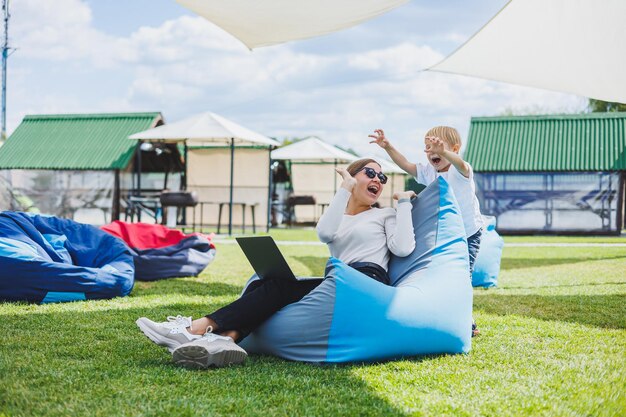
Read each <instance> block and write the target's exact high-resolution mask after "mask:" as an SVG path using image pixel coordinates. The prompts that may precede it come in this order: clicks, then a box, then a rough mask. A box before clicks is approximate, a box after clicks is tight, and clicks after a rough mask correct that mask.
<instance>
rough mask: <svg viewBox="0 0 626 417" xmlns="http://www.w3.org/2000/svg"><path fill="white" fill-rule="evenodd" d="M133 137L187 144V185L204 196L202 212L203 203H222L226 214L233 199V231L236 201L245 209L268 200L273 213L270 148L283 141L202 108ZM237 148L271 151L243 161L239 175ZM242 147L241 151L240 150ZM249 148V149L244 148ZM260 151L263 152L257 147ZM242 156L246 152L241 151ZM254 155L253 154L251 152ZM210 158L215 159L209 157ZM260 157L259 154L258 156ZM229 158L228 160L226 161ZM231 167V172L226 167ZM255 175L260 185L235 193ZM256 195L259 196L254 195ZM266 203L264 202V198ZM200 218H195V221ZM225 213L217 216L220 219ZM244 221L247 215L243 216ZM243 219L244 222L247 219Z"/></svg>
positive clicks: (185, 184)
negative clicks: (226, 192)
mask: <svg viewBox="0 0 626 417" xmlns="http://www.w3.org/2000/svg"><path fill="white" fill-rule="evenodd" d="M129 138H130V139H134V140H139V141H140V142H166V143H167V142H170V143H171V142H173V143H179V144H181V145H182V146H183V149H184V151H183V154H184V159H185V174H184V180H183V187H182V188H183V189H184V190H187V189H190V190H193V189H194V188H197V189H198V190H197V191H198V192H199V194H201V195H200V199H201V207H200V210H201V215H202V212H203V210H204V204H211V205H215V206H217V207H219V214H218V216H219V217H221V208H222V207H223V206H224V205H228V213H229V215H228V219H229V220H228V234H229V235H230V234H232V228H233V207H234V206H235V205H236V206H238V207H240V209H241V210H243V213H242V218H243V216H245V210H246V206H250V207H252V210H254V207H256V206H257V205H259V206H260V205H264V206H265V208H266V212H267V214H268V217H269V183H270V179H269V174H268V173H269V171H270V169H269V165H270V163H269V162H270V158H269V152H268V150H269V151H271V150H272V149H273V148H274V147H276V146H279V145H280V143H279V142H277V141H275V140H274V139H271V138H268V137H267V136H264V135H262V134H260V133H257V132H254V131H252V130H250V129H247V128H245V127H243V126H240V125H238V124H237V123H235V122H233V121H230V120H228V119H226V118H224V117H222V116H220V115H217V114H215V113H211V112H205V113H200V114H197V115H195V116H191V117H188V118H186V119H183V120H180V121H178V122H175V123H171V124H168V125H163V126H159V127H156V128H154V129H149V130H146V131H143V132H139V133H136V134H134V135H131V136H129ZM235 148H237V149H240V148H242V149H247V150H250V149H257V150H264V151H265V152H267V153H266V154H265V157H264V158H263V161H265V162H264V163H262V162H261V161H254V162H253V163H249V161H248V163H244V164H243V166H239V167H238V168H240V169H242V170H244V171H245V176H238V177H237V178H235V165H241V164H238V163H237V164H236V162H235V154H236V153H235ZM237 153H239V152H237ZM244 154H245V152H244ZM257 154H258V152H257ZM242 156H243V155H242ZM247 158H248V159H250V156H249V155H248V156H247ZM209 159H211V160H212V161H213V162H212V163H209ZM257 159H258V158H257ZM225 160H227V161H228V162H227V163H226V164H224V161H225ZM225 170H228V172H229V174H226V173H225V172H224V171H225ZM245 181H248V182H249V181H253V182H254V183H255V184H256V185H255V187H254V188H256V189H257V192H256V193H255V194H259V193H258V191H259V190H260V191H261V192H262V193H263V196H261V195H254V196H253V195H251V193H250V192H247V193H241V195H238V196H237V198H235V196H234V194H235V183H236V182H239V183H242V182H245ZM216 184H219V187H214V189H210V188H209V186H210V185H216ZM224 185H225V186H226V187H227V189H228V194H227V195H228V196H227V197H226V196H225V195H223V193H222V188H224ZM253 200H254V201H253ZM262 203H263V204H262ZM196 220H197V219H195V218H194V221H196ZM220 221H221V219H219V218H218V223H219V222H220ZM242 223H243V221H242ZM242 225H243V224H242Z"/></svg>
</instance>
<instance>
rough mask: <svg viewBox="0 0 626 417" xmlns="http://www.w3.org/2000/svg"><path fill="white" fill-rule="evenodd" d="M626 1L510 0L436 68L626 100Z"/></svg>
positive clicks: (596, 97)
mask: <svg viewBox="0 0 626 417" xmlns="http://www.w3.org/2000/svg"><path fill="white" fill-rule="evenodd" d="M625 22H626V1H625V0H602V1H598V0H512V1H510V2H509V3H507V5H506V6H504V8H502V10H500V12H499V13H498V14H497V15H496V16H495V17H493V18H492V19H491V21H489V22H488V23H487V24H486V25H485V26H484V27H483V28H482V29H480V30H479V31H478V33H476V34H475V35H474V36H472V37H471V38H470V39H469V40H468V41H467V42H466V43H465V44H464V45H462V46H461V47H460V48H459V49H457V50H456V51H455V52H453V53H452V54H451V55H450V56H448V57H447V58H446V59H444V60H443V61H442V62H440V63H438V64H436V65H435V66H433V67H431V68H429V70H432V71H439V72H449V73H455V74H463V75H470V76H474V77H479V78H486V79H490V80H496V81H504V82H508V83H512V84H520V85H525V86H531V87H539V88H544V89H548V90H555V91H561V92H566V93H573V94H578V95H581V96H585V97H590V98H594V99H599V100H604V101H614V102H620V103H626V76H625V70H626V23H625Z"/></svg>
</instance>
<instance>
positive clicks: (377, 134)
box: [367, 129, 390, 149]
mask: <svg viewBox="0 0 626 417" xmlns="http://www.w3.org/2000/svg"><path fill="white" fill-rule="evenodd" d="M367 137H368V138H373V139H374V140H371V141H370V143H375V144H376V145H378V146H380V147H381V148H383V149H387V147H388V146H389V145H390V143H389V140H388V139H387V138H386V137H385V132H384V131H383V130H382V129H376V130H374V134H373V135H368V136H367Z"/></svg>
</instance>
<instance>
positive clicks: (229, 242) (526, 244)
mask: <svg viewBox="0 0 626 417" xmlns="http://www.w3.org/2000/svg"><path fill="white" fill-rule="evenodd" d="M213 243H215V244H217V245H234V244H236V243H237V242H236V241H235V240H234V239H213ZM276 244H277V245H284V246H319V245H325V243H322V242H317V241H296V240H278V241H276ZM504 246H506V247H507V248H517V247H519V248H521V247H583V248H584V247H588V248H590V247H611V248H617V247H621V248H626V243H546V242H542V243H532V242H523V243H505V244H504Z"/></svg>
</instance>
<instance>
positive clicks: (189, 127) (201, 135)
mask: <svg viewBox="0 0 626 417" xmlns="http://www.w3.org/2000/svg"><path fill="white" fill-rule="evenodd" d="M129 139H135V140H144V141H165V142H184V143H185V146H187V145H192V146H215V145H220V144H227V145H229V146H230V187H229V188H230V190H229V191H230V192H229V204H228V234H229V235H232V230H233V188H234V185H233V181H234V158H235V147H236V146H237V144H239V145H242V144H248V145H249V144H259V145H264V146H267V147H271V146H280V142H278V141H275V140H274V139H270V138H268V137H267V136H263V135H262V134H260V133H256V132H253V131H252V130H250V129H246V128H245V127H243V126H240V125H238V124H237V123H235V122H232V121H230V120H228V119H226V118H224V117H222V116H219V115H217V114H215V113H211V112H206V113H200V114H198V115H196V116H191V117H189V118H187V119H184V120H181V121H179V122H176V123H172V124H168V125H162V126H159V127H155V128H153V129H149V130H144V131H143V132H139V133H135V134H134V135H131V136H129ZM186 164H187V161H185V176H184V178H185V185H184V187H186V182H187V165H186ZM268 206H269V203H268Z"/></svg>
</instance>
